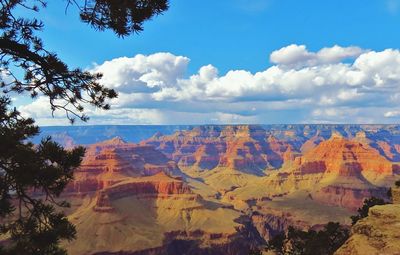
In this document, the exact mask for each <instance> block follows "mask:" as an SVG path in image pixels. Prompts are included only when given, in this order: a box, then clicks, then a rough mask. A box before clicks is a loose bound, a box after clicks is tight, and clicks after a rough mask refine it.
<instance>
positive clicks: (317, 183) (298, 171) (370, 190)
mask: <svg viewBox="0 0 400 255" xmlns="http://www.w3.org/2000/svg"><path fill="white" fill-rule="evenodd" d="M295 162H296V163H295V166H294V169H293V171H292V172H290V175H292V176H293V177H290V176H289V177H287V178H288V179H290V178H293V181H294V182H297V185H298V186H300V187H301V188H303V189H304V188H306V189H307V188H308V190H310V191H311V194H312V196H313V199H316V200H319V201H321V202H323V203H326V204H331V205H338V206H341V207H347V208H350V209H352V210H355V209H357V208H358V207H360V206H361V204H362V202H363V200H364V199H365V198H368V197H371V196H378V197H382V196H384V195H385V194H386V189H385V188H381V186H382V185H385V184H386V185H390V184H391V181H392V180H393V176H394V174H393V169H394V167H393V164H392V162H390V161H389V160H387V159H386V158H385V157H384V156H382V155H380V154H379V152H378V151H377V150H375V149H374V148H372V147H370V146H369V145H368V144H365V143H361V142H358V141H356V140H349V139H346V138H343V137H342V136H341V135H338V134H334V135H332V137H331V138H330V139H328V140H326V141H323V142H321V143H320V144H319V145H318V146H316V147H315V148H314V149H311V150H310V151H308V152H307V153H305V155H304V156H302V157H300V158H298V159H297V160H296V161H295ZM296 164H297V166H296ZM307 176H309V177H307ZM307 185H311V186H310V187H307Z"/></svg>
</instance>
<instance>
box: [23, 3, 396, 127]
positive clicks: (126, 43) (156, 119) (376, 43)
mask: <svg viewBox="0 0 400 255" xmlns="http://www.w3.org/2000/svg"><path fill="white" fill-rule="evenodd" d="M64 11H65V2H64V1H51V2H50V3H49V6H48V8H47V9H46V10H45V12H43V15H42V16H41V18H42V19H43V21H44V22H45V25H46V27H45V30H44V31H43V32H42V35H43V39H44V42H45V45H46V46H48V47H49V48H50V49H51V50H54V51H55V52H57V53H58V54H59V55H60V56H61V57H62V58H63V59H64V60H65V61H66V62H67V63H69V64H70V65H71V66H81V67H85V68H88V69H95V70H97V71H102V72H105V76H107V72H108V71H109V70H113V71H112V72H110V73H109V74H108V75H109V76H110V77H115V76H118V77H119V79H117V80H115V79H114V80H113V79H111V78H110V79H108V81H106V82H105V84H107V85H109V86H111V87H115V88H116V89H117V90H118V89H121V90H122V93H123V94H122V95H121V98H120V99H118V100H117V101H114V102H113V106H114V108H113V109H114V110H115V112H110V113H108V114H107V113H99V112H96V111H94V110H93V111H89V114H90V113H92V121H91V123H89V124H107V123H109V124H126V123H119V122H120V121H121V119H119V118H116V117H115V115H121V116H124V117H123V119H124V120H126V119H127V118H128V119H129V123H131V124H204V123H225V122H227V123H255V122H257V123H304V122H334V123H349V122H357V123H375V122H378V123H381V122H383V123H394V122H398V120H399V117H398V116H400V112H399V110H400V108H399V107H398V105H397V104H396V103H394V101H396V98H392V99H391V100H386V101H387V102H386V101H385V102H383V103H382V104H379V105H378V104H372V103H371V101H374V99H377V100H378V99H379V100H380V99H381V98H387V96H388V93H389V95H394V94H396V93H397V92H398V89H397V87H395V88H394V89H393V86H394V85H395V86H397V80H396V81H394V78H393V73H396V72H397V69H394V70H392V71H391V73H390V74H388V73H387V72H386V71H385V70H387V67H388V66H389V67H392V68H394V66H395V65H396V63H397V62H396V61H397V53H398V52H397V51H396V49H398V48H399V45H400V36H399V34H400V33H399V31H400V13H399V12H400V0H368V1H363V0H335V1H321V0H279V1H278V0H218V1H216V0H203V1H195V0H172V1H170V9H169V10H168V11H167V12H166V13H165V14H164V15H161V16H158V17H155V18H154V19H153V20H152V21H149V22H147V23H146V24H145V27H144V31H143V32H142V33H140V34H139V35H133V36H130V37H127V38H124V39H121V38H118V37H116V36H115V35H114V34H113V33H112V32H110V31H106V32H96V31H94V30H92V29H91V28H90V27H89V26H87V25H86V24H83V23H81V22H80V21H79V17H78V13H77V10H76V9H75V7H73V6H71V7H70V8H69V9H68V11H67V14H65V12H64ZM289 45H292V46H293V47H291V48H286V49H287V50H286V51H285V50H283V51H282V52H280V55H279V56H278V55H277V54H276V56H277V57H276V59H275V61H271V60H272V55H271V54H272V53H273V52H274V51H278V50H279V49H282V48H284V47H287V46H289ZM335 45H337V46H340V47H341V48H340V50H339V51H340V52H347V53H346V54H349V55H348V56H347V55H346V54H345V55H343V56H342V55H340V54H342V53H340V54H339V55H340V56H337V57H333V58H329V60H327V57H326V55H324V54H320V55H318V52H319V51H320V50H321V49H324V48H328V49H333V50H332V52H337V51H338V50H337V48H333V47H334V46H335ZM303 46H304V47H305V48H303ZM349 47H353V48H349ZM284 49H285V48H284ZM388 49H394V51H392V52H387V51H388ZM160 52H163V53H168V54H170V55H168V56H161V55H154V54H157V53H160ZM293 52H295V58H294V59H293V58H291V56H293V55H290V54H294V53H293ZM296 52H297V53H296ZM299 52H300V53H299ZM349 52H350V53H349ZM371 52H372V53H377V54H375V55H374V54H369V55H368V56H364V55H367V54H368V53H371ZM298 53H299V54H300V55H296V54H298ZM379 53H380V54H379ZM138 54H142V55H143V56H144V58H142V59H138V58H135V56H136V55H138ZM312 54H314V55H315V56H314V55H312ZM330 54H331V53H330ZM332 54H333V53H332ZM362 54H364V55H362ZM282 55H284V56H282ZM311 55H312V56H311ZM317 55H318V56H317ZM149 56H154V57H153V60H152V61H153V62H154V61H156V62H157V61H158V62H157V63H158V64H159V65H161V66H164V67H165V66H167V65H168V63H170V64H171V63H175V64H176V63H177V62H179V61H180V62H179V65H176V66H173V68H175V69H174V70H172V71H171V69H168V68H167V69H165V68H164V67H160V66H159V65H158V64H157V65H156V66H154V65H153V64H154V63H153V62H152V61H150V62H151V63H153V64H151V63H150V62H149V61H148V58H147V57H149ZM180 56H181V57H182V58H179V57H180ZM285 56H286V59H285ZM296 56H297V57H296ZM321 56H322V57H321ZM330 56H331V55H330ZM121 57H126V58H130V59H131V61H129V60H126V59H125V60H121ZM382 57H386V58H387V61H386V62H385V65H381V64H376V65H377V66H374V68H375V69H374V68H367V69H368V70H367V69H366V65H361V64H357V65H356V64H355V63H356V62H357V59H358V58H361V60H359V61H358V62H362V63H367V62H368V63H372V62H373V63H376V61H375V59H382ZM310 58H312V60H310ZM189 59H190V61H189ZM282 59H283V60H282ZM113 60H114V61H113ZM105 61H111V62H110V63H111V64H109V65H107V68H106V69H105V68H104V66H103V68H102V65H103V64H104V62H105ZM163 61H164V62H163ZM363 61H364V62H363ZM371 61H372V62H371ZM374 61H375V62H374ZM306 62H307V63H306ZM94 63H96V64H97V65H98V66H97V67H94V66H95V64H94ZM342 64H343V65H348V68H347V69H346V70H341V71H338V70H339V69H338V68H339V67H340V66H341V65H342ZM129 65H143V66H145V67H143V68H144V69H143V68H142V69H140V70H141V71H140V72H141V75H140V76H137V77H136V76H135V75H133V73H135V74H137V72H138V70H136V69H135V70H131V69H132V68H130V67H129ZM208 65H212V68H208V69H207V68H205V69H203V71H204V70H205V71H204V72H203V73H204V74H205V75H211V76H212V77H211V78H210V77H209V79H208V78H207V79H206V80H204V79H203V80H204V81H202V83H201V84H199V82H198V81H197V80H196V81H194V80H193V79H192V80H191V79H190V76H191V75H196V74H199V73H200V71H199V70H201V69H202V67H207V66H208ZM368 65H369V64H368ZM157 66H158V67H157ZM275 67H276V68H278V69H279V70H280V71H282V70H283V71H284V72H283V73H282V72H278V73H279V75H282V77H281V78H279V79H277V80H274V79H275V78H274V79H272V78H271V77H276V72H272V71H276V70H275V69H276V68H275ZM328 67H330V69H329V70H336V71H337V72H346V73H348V75H349V77H350V76H351V77H350V78H348V79H347V80H346V81H339V80H338V79H337V78H334V77H333V78H332V77H330V78H327V77H325V76H324V77H323V78H324V81H328V80H329V82H322V83H323V85H321V84H322V83H321V84H320V82H316V83H315V84H316V85H315V84H314V87H309V88H308V87H307V89H305V90H307V91H308V94H307V93H305V92H304V91H302V89H301V86H303V85H304V86H308V85H309V84H302V82H304V83H309V82H310V81H313V82H314V81H315V80H316V79H319V78H321V77H320V76H321V75H322V76H323V74H324V75H325V74H326V73H328V74H329V75H331V73H329V71H327V69H326V68H328ZM118 68H119V69H118ZM271 68H275V69H271ZM312 68H319V69H318V70H319V71H318V73H313V74H312V75H314V76H313V77H311V76H307V77H308V78H309V79H311V80H307V79H306V78H304V77H303V76H302V77H300V78H299V77H298V76H293V77H292V76H291V77H288V75H289V74H293V73H294V72H298V73H299V74H302V73H305V72H306V71H307V70H308V71H309V70H310V69H312ZM324 68H325V69H324ZM377 68H382V69H379V70H378V71H376V69H377ZM114 69H118V70H125V71H123V72H122V71H118V70H114ZM145 69H146V70H145ZM269 69H270V71H269V72H267V71H268V70H269ZM127 70H128V71H127ZM129 70H130V71H131V73H130V74H128V73H127V72H129ZM233 70H241V71H243V73H236V74H232V75H227V74H229V72H230V71H233ZM371 70H375V71H371ZM355 71H357V72H358V71H359V72H360V73H361V72H362V75H364V76H365V77H364V76H363V80H357V81H358V83H357V82H354V81H353V79H355V78H354V77H353V76H352V75H353V73H354V72H355ZM132 72H133V73H132ZM162 72H167V74H160V73H162ZM171 72H172V73H175V75H172V76H168V75H169V74H170V73H171ZM246 72H247V73H250V74H251V76H248V77H247V76H246V74H245V73H246ZM257 72H265V73H263V74H262V75H259V76H262V77H263V78H262V79H261V78H260V79H259V78H257V77H255V76H256V73H257ZM332 72H335V71H332ZM214 73H218V75H216V76H215V75H214ZM271 73H273V74H271ZM213 75H214V76H213ZM307 75H309V73H308V74H307ZM360 75H361V74H360ZM369 75H370V76H369ZM385 75H386V76H385ZM148 76H151V77H152V78H151V81H150V82H149V79H148ZM167 76H168V77H167ZM199 76H201V75H199ZM245 76H246V77H245ZM143 77H144V78H143ZM376 77H378V78H379V79H380V80H382V82H381V81H379V82H377V80H379V79H378V78H376ZM157 78H158V79H160V81H157ZM184 79H186V80H184ZM199 79H200V78H199ZM271 79H272V80H271ZM290 79H295V80H296V82H297V83H296V84H294V83H293V82H291V83H290V84H289V83H288V82H287V81H288V80H290ZM357 79H361V78H357ZM177 80H180V81H177ZM181 80H184V81H181ZM267 80H268V81H267ZM138 81H140V82H139V83H138ZM263 81H264V83H263ZM370 81H374V82H375V83H374V84H372V83H371V84H370ZM225 82H229V84H236V85H232V86H231V85H229V84H226V83H225ZM142 83H143V84H142ZM353 83H354V84H353ZM382 83H383V84H384V85H383V86H386V87H385V89H382V85H381V84H382ZM160 84H162V85H160ZM366 84H367V85H366ZM368 84H369V85H368ZM325 85H326V87H324V86H325ZM138 86H144V87H145V90H146V93H142V92H143V89H144V88H141V89H139V88H136V87H138ZM234 86H237V87H235V88H233V87H234ZM246 86H247V87H246ZM389 87H390V88H392V89H393V90H391V91H390V92H388V88H389ZM299 88H300V89H299ZM201 90H203V91H201ZM193 91H197V92H198V93H197V92H196V93H194V92H193ZM326 91H328V92H326ZM153 92H155V93H153ZM192 92H193V93H192ZM314 92H315V93H317V94H318V95H317V96H315V95H314V94H315V93H314ZM303 94H304V95H303ZM182 95H185V96H182ZM351 96H352V97H351ZM335 97H336V98H335ZM126 98H136V100H133V99H132V101H129V100H127V99H126ZM349 98H350V99H349ZM341 100H342V101H341ZM344 101H346V102H344ZM39 102H44V101H43V100H42V101H40V98H39V99H38V101H37V102H32V103H30V104H27V102H26V101H25V100H20V101H19V102H18V100H17V101H16V104H17V105H20V106H21V107H22V108H21V110H22V111H24V110H25V111H26V114H27V115H30V116H33V117H35V118H37V119H38V122H39V124H42V125H52V124H58V123H64V122H63V121H62V122H60V121H61V119H62V118H61V116H60V119H57V118H56V119H53V120H52V119H51V118H49V116H46V113H45V111H44V110H42V109H38V110H37V111H36V112H33V110H31V111H27V110H26V109H35V108H34V107H32V106H35V105H36V106H37V105H39ZM35 103H36V104H35ZM40 105H42V104H40ZM39 112H40V114H39Z"/></svg>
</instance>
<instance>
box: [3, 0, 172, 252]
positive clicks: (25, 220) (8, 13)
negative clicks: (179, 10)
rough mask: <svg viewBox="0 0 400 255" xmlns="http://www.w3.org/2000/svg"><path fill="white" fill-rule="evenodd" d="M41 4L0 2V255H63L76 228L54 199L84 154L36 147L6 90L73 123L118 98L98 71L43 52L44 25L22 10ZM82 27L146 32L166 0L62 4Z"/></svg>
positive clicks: (47, 143)
mask: <svg viewBox="0 0 400 255" xmlns="http://www.w3.org/2000/svg"><path fill="white" fill-rule="evenodd" d="M46 3H47V1H46V0H0V31H1V34H0V88H1V93H2V95H0V141H1V142H0V234H1V236H0V254H10V255H11V254H13V255H14V254H24V255H25V254H26V255H30V254H32V255H33V254H35V255H36V254H41V255H47V254H57V255H58V254H66V251H65V250H64V249H62V248H60V247H59V243H60V241H62V240H71V239H72V238H75V228H74V226H73V225H72V224H71V223H70V222H68V220H67V218H66V217H65V215H64V214H63V213H62V212H61V210H60V208H59V207H61V209H62V207H66V206H68V204H67V203H66V202H65V201H60V199H59V196H60V194H61V192H62V191H63V190H64V188H65V187H66V185H67V184H68V182H69V181H70V180H72V178H73V171H74V169H75V168H76V167H78V166H79V164H80V162H81V159H82V157H83V155H84V149H83V148H81V147H78V148H75V149H73V150H64V148H62V147H61V146H60V145H58V144H56V143H55V142H53V141H52V140H51V139H50V138H47V139H44V140H43V141H42V142H41V143H40V144H39V145H33V144H32V143H30V142H29V138H32V137H33V136H35V135H37V134H38V132H39V128H38V127H37V126H35V125H34V120H33V119H30V118H28V119H25V118H23V117H21V115H20V114H19V112H18V111H16V110H15V109H10V104H11V101H10V99H9V98H8V94H9V93H17V94H28V95H30V96H31V97H32V98H35V97H37V96H39V95H42V96H45V97H47V98H48V100H49V103H50V109H49V110H51V111H52V112H53V113H54V111H56V110H62V111H64V112H65V115H66V118H68V119H69V120H70V121H71V123H73V122H74V121H75V119H76V118H79V119H81V120H83V121H87V120H88V116H86V115H85V114H84V110H85V107H86V106H87V105H92V106H94V107H97V108H101V109H105V110H107V109H109V108H110V106H109V104H108V103H107V100H109V99H112V98H115V97H117V93H116V92H115V91H114V90H112V89H108V88H106V87H104V86H102V85H101V84H100V78H101V74H99V73H90V72H87V71H83V70H82V69H80V68H75V69H71V68H69V67H68V65H67V64H66V63H65V62H63V61H62V60H61V59H60V58H59V57H58V56H57V54H56V53H53V52H50V51H48V50H46V48H45V47H44V44H43V41H42V40H41V38H40V37H38V36H37V35H36V34H35V33H36V32H37V31H39V30H41V29H43V27H44V24H43V23H42V21H40V20H38V19H36V18H30V17H28V16H29V15H26V16H25V17H19V16H18V15H17V13H21V12H18V10H19V9H21V8H22V9H25V10H30V11H32V12H39V11H40V9H41V8H44V7H46ZM72 5H73V6H76V7H77V9H78V10H79V12H80V18H81V20H82V21H83V22H85V23H88V24H90V25H91V26H92V27H93V28H95V29H97V30H104V29H111V30H112V31H114V32H115V34H116V35H118V36H121V37H123V36H127V35H130V34H132V33H137V32H140V31H142V30H143V23H144V22H145V21H146V20H148V19H151V18H152V17H153V16H154V15H158V14H160V13H162V12H163V11H165V10H167V9H168V1H167V0H67V6H66V8H69V6H72Z"/></svg>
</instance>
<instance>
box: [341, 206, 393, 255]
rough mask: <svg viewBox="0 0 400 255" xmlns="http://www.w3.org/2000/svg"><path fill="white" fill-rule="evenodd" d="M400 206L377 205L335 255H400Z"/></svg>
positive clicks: (359, 223)
mask: <svg viewBox="0 0 400 255" xmlns="http://www.w3.org/2000/svg"><path fill="white" fill-rule="evenodd" d="M399 226H400V204H391V205H377V206H374V207H372V208H370V209H369V213H368V217H366V218H364V219H361V220H359V221H358V222H357V223H356V224H355V225H354V226H353V227H352V228H351V236H350V238H349V239H348V240H347V241H346V243H345V244H344V245H343V246H342V247H341V248H339V250H337V251H336V252H335V255H365V254H370V255H378V254H400V242H399V238H400V234H399V231H398V227H399Z"/></svg>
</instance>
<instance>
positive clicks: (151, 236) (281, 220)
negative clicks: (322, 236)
mask: <svg viewBox="0 0 400 255" xmlns="http://www.w3.org/2000/svg"><path fill="white" fill-rule="evenodd" d="M383 128H384V129H385V130H386V131H385V132H383V131H382V129H383ZM398 133H399V131H398V130H397V129H396V128H395V127H375V126H372V127H370V126H366V127H360V126H340V125H339V126H338V125H319V126H318V125H317V126H316V125H279V126H257V125H238V126H200V127H190V128H188V130H181V131H176V132H175V133H173V134H172V135H163V134H161V133H156V134H154V135H153V136H152V137H151V138H149V139H147V140H144V141H142V142H140V143H138V144H133V143H129V142H126V141H124V140H123V139H122V138H120V137H115V138H113V139H111V140H107V141H104V142H100V143H96V144H92V145H88V146H87V152H86V155H85V158H84V160H83V162H82V166H81V167H80V168H79V169H77V170H76V172H75V180H74V181H73V182H72V183H71V184H70V185H69V186H68V188H67V191H66V192H65V193H64V194H63V196H66V197H68V199H70V201H72V205H73V207H72V208H71V209H70V210H69V211H68V214H69V217H70V219H71V220H72V221H73V223H74V224H75V225H76V226H77V231H78V238H77V240H75V241H74V243H72V244H71V245H67V247H68V249H69V252H70V254H118V253H121V252H122V254H165V253H166V251H177V252H178V254H179V252H180V253H182V252H186V254H191V252H192V253H193V254H199V255H201V254H228V255H236V254H248V253H249V250H250V248H251V247H254V245H255V246H256V245H262V244H264V242H265V241H266V240H268V239H269V238H271V237H272V236H274V235H276V234H277V233H279V232H280V231H285V230H287V228H288V227H289V226H296V227H299V228H302V229H309V228H312V229H319V228H321V227H322V226H323V225H324V224H326V223H327V222H329V221H335V222H341V223H342V224H349V223H350V218H349V216H350V215H353V214H354V212H355V211H356V209H357V208H358V207H360V206H361V204H362V202H363V200H364V199H365V198H368V197H370V196H377V197H385V196H386V191H387V187H389V186H390V185H391V184H393V182H394V181H395V180H396V179H397V178H398V176H399V175H398V174H399V173H400V166H399V165H398V164H397V163H396V162H395V159H396V157H397V154H396V152H395V148H396V146H397V145H396V144H397V142H398V141H400V139H397V138H395V137H397V136H398ZM391 137H394V138H393V141H392V140H391ZM76 144H78V142H77V143H76ZM398 144H400V143H398ZM79 236H81V237H83V239H82V238H79ZM87 240H93V241H90V242H88V241H87Z"/></svg>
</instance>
